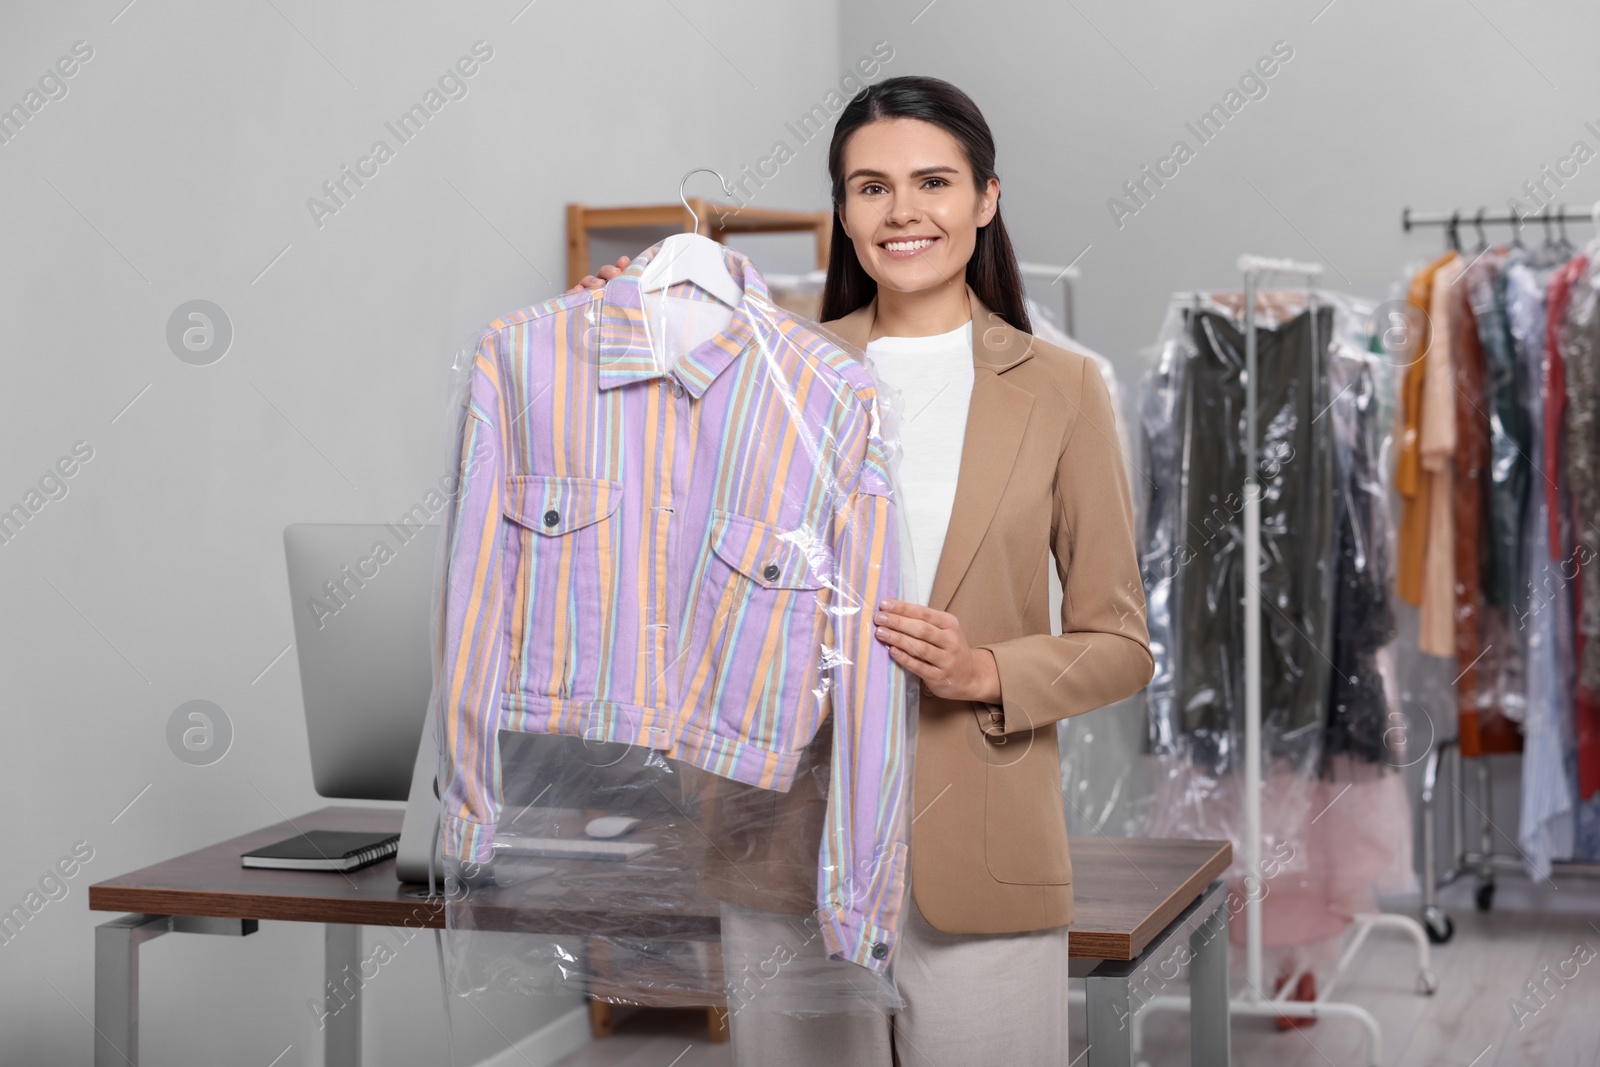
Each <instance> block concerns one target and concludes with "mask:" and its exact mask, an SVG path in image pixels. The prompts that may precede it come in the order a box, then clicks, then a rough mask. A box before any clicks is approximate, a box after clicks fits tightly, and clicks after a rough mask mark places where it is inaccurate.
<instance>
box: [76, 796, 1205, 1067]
mask: <svg viewBox="0 0 1600 1067" xmlns="http://www.w3.org/2000/svg"><path fill="white" fill-rule="evenodd" d="M402 815H403V812H401V811H400V810H399V809H398V808H394V809H389V808H355V807H342V806H341V807H326V808H321V809H319V810H317V811H313V812H310V813H308V814H306V815H302V816H299V817H297V818H295V819H293V820H290V821H289V822H282V823H276V824H274V825H272V826H267V827H264V828H262V829H260V830H256V831H254V832H252V833H248V834H244V835H242V836H240V837H236V838H233V839H231V840H228V841H223V842H220V843H218V844H215V845H211V846H209V847H207V848H202V849H199V850H198V851H195V852H191V853H188V854H187V855H184V856H179V857H177V858H176V859H171V860H167V861H166V862H164V863H158V864H155V865H153V866H150V867H145V868H142V869H141V870H137V871H134V872H132V873H130V874H125V875H121V876H119V877H116V878H111V879H108V880H106V881H104V882H97V883H95V884H94V885H91V886H90V887H89V907H90V909H91V910H94V911H122V912H129V913H130V914H127V915H124V916H122V917H120V918H118V919H114V920H111V921H110V922H107V923H104V924H102V925H101V926H99V927H98V928H96V930H95V1027H96V1029H97V1030H98V1032H99V1034H98V1036H97V1038H96V1040H95V1064H96V1067H111V1065H113V1064H133V1065H136V1064H137V1063H138V1062H139V1061H138V992H139V983H138V973H139V972H138V948H139V945H140V944H142V943H143V942H145V941H148V940H150V939H152V938H154V937H158V936H160V935H161V934H164V933H168V932H182V933H211V934H229V935H232V936H244V935H247V934H251V933H254V932H255V931H256V929H257V925H258V923H259V922H260V920H262V919H268V920H276V921H280V922H315V923H324V924H326V925H327V928H328V929H327V936H326V941H325V948H326V956H325V961H324V966H325V972H326V975H327V977H328V979H329V981H330V982H334V983H335V984H337V980H338V979H340V978H342V977H343V976H344V974H345V968H346V966H349V967H350V968H351V969H352V970H353V969H355V968H356V966H357V965H358V964H359V958H360V937H359V927H361V926H405V927H409V928H411V929H437V928H443V926H444V924H445V908H444V900H443V897H442V896H435V897H432V898H430V897H429V896H428V888H427V886H411V885H402V884H401V883H400V882H399V881H398V880H397V879H396V877H395V873H394V861H393V860H385V861H383V862H381V863H375V864H373V865H372V866H370V867H366V868H363V869H362V870H359V871H352V872H350V873H348V874H344V875H339V874H329V873H326V872H311V871H272V870H261V869H258V868H251V867H242V866H240V865H239V855H240V854H241V853H243V852H248V851H249V850H251V849H253V848H258V847H260V846H262V845H267V844H271V843H272V842H274V841H278V840H281V839H283V838H285V837H289V836H292V835H293V834H294V833H296V832H297V831H300V830H314V829H323V830H371V831H387V832H392V833H398V832H399V830H400V821H401V818H402ZM1230 857H1231V851H1230V849H1229V846H1228V844H1227V842H1223V841H1187V840H1157V839H1136V838H1108V837H1079V838H1075V839H1074V840H1073V842H1072V864H1073V874H1074V878H1073V888H1074V891H1075V900H1076V917H1075V921H1074V923H1073V925H1072V930H1071V935H1070V937H1069V944H1070V946H1071V953H1072V956H1073V958H1074V961H1075V965H1074V971H1073V973H1074V974H1075V975H1077V974H1081V975H1082V976H1083V977H1085V978H1087V979H1088V982H1087V985H1088V991H1089V993H1088V996H1089V1000H1088V1007H1089V1024H1090V1032H1089V1038H1090V1045H1091V1049H1090V1058H1089V1062H1090V1063H1091V1064H1093V1065H1096V1067H1098V1065H1100V1064H1102V1063H1124V1062H1131V1059H1123V1058H1122V1056H1121V1051H1120V1050H1121V1049H1122V1048H1123V1047H1124V1045H1125V1044H1126V1041H1127V1037H1128V1028H1127V1026H1126V1022H1127V1018H1128V1013H1129V1007H1130V1003H1131V1001H1130V990H1131V986H1132V982H1133V981H1134V979H1135V978H1137V977H1138V976H1139V975H1141V974H1143V973H1144V972H1145V971H1146V970H1148V969H1150V968H1151V967H1153V966H1155V965H1157V964H1159V963H1160V962H1162V961H1164V960H1166V959H1167V958H1168V957H1169V956H1170V955H1171V954H1172V952H1173V951H1175V949H1174V946H1175V945H1177V944H1179V943H1180V940H1181V939H1182V938H1183V937H1188V938H1189V939H1190V942H1191V945H1192V953H1191V955H1192V960H1191V962H1190V964H1189V966H1190V971H1191V974H1192V975H1195V976H1196V977H1199V976H1200V975H1202V974H1204V975H1210V976H1212V977H1211V978H1208V979H1207V980H1206V982H1205V983H1204V984H1205V987H1206V990H1207V991H1209V990H1210V989H1211V988H1212V987H1214V988H1215V991H1216V995H1215V996H1214V997H1212V996H1210V994H1209V992H1203V991H1202V989H1201V983H1199V982H1196V983H1195V984H1194V987H1193V995H1194V997H1195V1000H1196V1004H1195V1010H1194V1012H1193V1016H1192V1017H1193V1020H1194V1023H1193V1025H1194V1026H1195V1028H1196V1034H1197V1043H1196V1051H1197V1053H1198V1052H1200V1051H1202V1045H1201V1043H1200V1040H1199V1038H1200V1037H1204V1042H1205V1043H1204V1048H1205V1049H1208V1050H1209V1049H1214V1048H1215V1046H1216V1042H1217V1037H1216V1027H1217V1020H1218V1010H1219V1009H1218V1008H1217V1006H1216V1004H1215V1003H1213V1001H1217V1002H1220V1012H1221V1015H1220V1019H1221V1023H1220V1025H1221V1038H1220V1040H1221V1042H1222V1045H1221V1052H1222V1057H1223V1058H1221V1059H1220V1060H1211V1059H1197V1060H1196V1062H1197V1063H1199V1062H1217V1063H1224V1064H1225V1063H1226V1062H1227V1059H1226V1041H1227V1022H1226V1019H1227V1010H1228V996H1227V993H1228V989H1227V911H1226V907H1225V904H1226V893H1225V891H1224V890H1223V883H1222V882H1221V881H1220V880H1219V879H1220V876H1221V874H1222V872H1223V871H1224V870H1226V869H1227V866H1228V864H1229V862H1230ZM551 862H554V863H566V862H572V861H551ZM437 888H438V889H439V890H440V892H441V893H442V891H443V887H442V886H440V887H437ZM547 918H548V920H549V925H550V926H551V927H552V929H553V931H559V930H568V931H578V930H581V931H583V932H587V933H591V934H611V935H615V936H629V935H632V936H639V935H640V934H641V933H645V931H647V930H648V929H649V927H650V925H651V920H650V917H648V916H644V917H632V918H626V919H625V918H622V917H619V916H617V915H615V914H607V913H606V912H604V911H603V910H601V909H598V908H597V909H594V910H593V911H592V912H588V913H579V912H575V911H574V909H573V907H572V906H571V903H570V902H563V903H562V905H561V906H560V908H559V909H556V908H553V909H552V912H551V914H550V915H549V916H548V917H547ZM700 919H701V920H702V921H703V922H704V923H705V924H706V930H705V931H704V933H705V936H707V937H714V936H715V931H716V920H715V917H714V916H711V915H709V914H708V915H705V916H702V917H700ZM677 928H679V929H681V923H680V924H679V926H678V927H677ZM646 936H647V935H646ZM1202 1000H1203V1001H1204V1003H1202ZM337 1006H338V1002H336V1001H335V1000H334V998H333V996H332V994H330V995H329V1004H328V1009H329V1012H330V1013H329V1015H328V1016H327V1018H326V1026H325V1029H324V1034H325V1042H324V1043H325V1052H326V1055H325V1062H326V1063H327V1064H328V1065H329V1067H335V1065H351V1067H354V1065H356V1064H359V1062H360V1034H361V1017H360V998H359V997H358V998H356V999H354V1000H353V1001H351V1002H350V1003H349V1004H347V1005H343V1007H342V1010H339V1011H337V1013H336V1014H335V1013H334V1008H335V1007H337ZM1063 1010H1065V1005H1063ZM1097 1018H1099V1019H1100V1023H1099V1027H1100V1029H1101V1030H1104V1031H1106V1032H1104V1033H1102V1034H1101V1036H1099V1037H1097V1036H1096V1032H1097V1030H1096V1026H1097V1024H1096V1019H1097ZM1202 1024H1204V1025H1202ZM1202 1029H1204V1030H1205V1033H1204V1034H1203V1035H1202V1034H1201V1030H1202ZM1119 1035H1120V1038H1121V1040H1120V1041H1119ZM1130 1055H1131V1051H1130ZM1207 1055H1208V1056H1209V1055H1214V1053H1213V1052H1208V1053H1207Z"/></svg>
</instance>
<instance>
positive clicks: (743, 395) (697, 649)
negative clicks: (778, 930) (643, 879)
mask: <svg viewBox="0 0 1600 1067" xmlns="http://www.w3.org/2000/svg"><path fill="white" fill-rule="evenodd" d="M659 248H660V246H659V245H657V246H655V247H652V248H650V249H648V250H646V251H645V252H643V253H641V254H640V255H639V256H638V258H636V259H635V260H634V261H633V263H632V264H631V265H630V266H629V268H628V270H627V271H626V272H624V273H623V274H622V275H621V276H619V277H617V278H615V279H613V280H612V281H611V282H610V283H609V284H608V285H606V287H605V288H604V289H597V290H585V291H583V292H580V293H577V294H572V295H568V296H562V297H558V298H556V299H553V300H549V301H546V302H545V303H543V304H540V305H537V306H535V307H531V308H525V309H523V310H521V311H519V312H517V313H516V314H514V315H511V316H509V317H508V318H506V319H502V320H496V321H495V322H493V323H491V324H490V325H489V327H488V328H487V329H486V330H485V331H484V332H483V335H482V337H481V339H480V342H479V346H478V351H477V355H476V361H475V365H474V368H473V375H472V387H471V397H470V401H469V405H468V412H467V415H468V417H467V418H466V420H465V430H464V432H463V435H462V442H461V446H462V448H461V456H462V457H463V467H462V483H461V489H460V497H459V505H458V510H457V515H456V519H455V522H454V525H453V528H452V530H451V545H450V555H449V565H448V566H449V571H448V575H447V588H446V593H445V609H444V610H445V634H444V646H445V647H444V660H443V664H442V667H441V677H440V685H439V691H440V708H441V711H440V730H441V738H440V750H441V760H442V761H443V762H444V763H446V764H447V765H448V766H446V767H444V768H442V769H443V770H444V772H445V773H444V774H443V775H441V781H446V780H448V782H449V785H448V787H447V788H446V789H445V790H444V793H443V822H444V829H445V845H444V847H445V849H446V854H447V855H448V856H451V857H453V858H455V859H457V860H460V861H463V862H472V861H476V862H479V863H482V862H487V861H488V860H489V858H490V856H491V854H492V850H493V836H494V828H495V823H496V821H497V820H498V818H499V815H500V766H499V752H498V746H497V743H496V733H497V731H498V730H502V729H504V730H515V731H523V732H541V733H557V734H566V735H571V736H578V737H584V738H588V739H591V740H604V741H620V742H626V743H628V744H634V745H645V746H649V747H651V748H655V749H659V750H661V751H663V752H664V753H665V754H666V755H668V756H671V757H674V758H677V759H680V760H683V761H685V762H687V763H691V764H693V765H694V766H697V767H701V768H704V769H705V770H708V771H711V772H713V773H715V774H718V775H722V776H724V777H726V778H730V779H733V780H736V781H739V782H744V783H746V784H749V785H754V786H759V787H763V788H768V789H776V790H787V789H788V788H789V786H790V784H791V781H792V780H793V776H794V772H795V767H796V764H797V762H798V760H799V756H800V752H801V750H802V749H804V748H805V746H806V744H807V743H808V742H809V741H810V740H811V739H812V737H813V736H814V735H815V734H816V732H817V730H818V729H819V727H822V725H823V724H824V721H825V720H827V721H829V722H830V725H831V729H832V730H833V731H834V746H833V765H832V786H831V789H830V794H829V800H828V812H827V826H826V831H825V833H824V836H823V843H822V853H821V855H820V856H819V857H818V886H817V893H818V916H819V919H820V921H821V928H822V933H823V937H824V939H825V941H826V943H827V945H828V948H829V951H830V953H831V954H833V955H834V956H836V957H838V958H844V959H850V960H853V961H854V962H857V963H860V964H862V965H863V966H867V967H870V968H872V969H874V970H882V969H883V968H884V967H885V966H886V965H887V960H888V955H889V953H890V952H891V951H892V946H893V943H894V941H895V938H896V935H897V933H898V929H899V915H900V908H901V904H902V900H903V897H904V889H905V877H906V871H907V866H906V842H907V838H908V834H909V826H908V822H907V819H906V806H907V803H908V800H907V793H908V784H909V782H908V763H909V759H910V754H909V752H908V750H907V723H906V696H907V693H906V686H907V675H906V672H905V670H904V669H903V668H901V667H900V666H898V665H897V664H895V663H894V662H893V660H891V659H890V657H889V655H888V648H887V646H886V645H883V644H882V643H880V642H878V641H877V640H876V639H875V638H874V637H873V626H872V623H871V617H872V612H873V610H874V608H875V606H876V604H877V603H878V602H879V601H880V600H883V599H885V598H897V597H900V596H901V589H900V584H901V572H900V548H899V544H898V522H897V516H896V509H897V504H896V502H895V499H894V494H893V491H892V487H891V479H890V473H889V467H888V462H887V451H886V447H885V443H884V441H883V440H882V438H881V423H880V419H879V415H880V412H879V410H878V397H877V392H876V389H875V387H874V384H873V380H872V377H871V375H870V373H869V372H868V370H867V368H866V367H865V366H864V365H863V363H862V362H861V361H860V359H859V357H858V356H856V355H852V354H851V353H849V352H847V351H845V350H844V349H842V348H840V347H839V345H838V344H837V343H836V342H835V341H833V340H831V339H828V338H825V337H823V336H821V335H820V334H819V333H818V332H817V331H816V330H815V329H813V328H812V327H811V326H810V325H809V324H804V323H802V322H799V321H796V320H795V318H794V317H793V316H791V315H790V314H789V313H788V312H786V311H784V310H783V309H781V308H779V307H777V306H776V305H774V304H773V303H772V301H771V299H770V297H769V295H768V292H767V288H766V285H765V283H764V282H763V281H762V279H761V276H760V274H759V273H758V272H757V271H756V270H755V268H754V267H753V266H752V265H751V263H750V261H749V260H748V259H746V258H745V257H744V256H742V255H740V254H738V253H736V252H734V251H732V250H731V249H724V250H723V251H724V256H725V259H726V262H727V265H728V269H729V271H730V273H731V274H732V275H733V277H734V279H735V280H736V281H737V282H739V283H740V285H741V286H742V289H743V294H744V296H743V299H742V301H741V303H740V304H739V306H738V308H737V309H736V310H735V313H734V316H733V319H732V322H731V323H730V324H729V325H728V326H727V327H726V329H724V330H723V332H722V333H720V334H718V335H717V336H715V337H712V338H711V339H709V340H707V341H705V342H703V343H701V344H698V345H696V346H695V347H694V348H692V349H691V350H689V351H686V352H683V353H682V354H681V355H679V356H678V357H677V359H676V360H670V359H667V358H664V357H660V356H657V355H656V354H653V353H652V350H651V345H650V342H649V339H648V336H647V328H646V322H645V317H644V313H643V311H642V302H641V291H640V285H639V281H640V275H641V274H642V272H643V271H644V269H645V267H646V266H647V265H648V264H649V262H650V260H651V259H652V258H653V257H654V255H655V254H656V252H657V251H658V250H659ZM669 292H670V293H671V294H673V295H685V296H691V295H692V296H697V297H699V296H703V294H701V293H700V290H699V289H698V288H697V287H694V286H693V285H692V284H691V283H679V284H678V285H676V286H674V287H673V288H672V289H671V290H669ZM658 344H659V342H658ZM467 457H473V460H472V462H471V463H470V464H468V463H467V462H466V458H467ZM830 712H831V716H832V717H831V720H828V717H829V714H830Z"/></svg>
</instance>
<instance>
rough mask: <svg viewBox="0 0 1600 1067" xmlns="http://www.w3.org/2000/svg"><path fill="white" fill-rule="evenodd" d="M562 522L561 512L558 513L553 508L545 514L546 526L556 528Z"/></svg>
mask: <svg viewBox="0 0 1600 1067" xmlns="http://www.w3.org/2000/svg"><path fill="white" fill-rule="evenodd" d="M560 521H561V512H559V511H557V510H556V509H555V508H551V509H550V510H549V511H547V512H545V513H544V524H545V525H546V526H554V525H555V524H556V523H558V522H560Z"/></svg>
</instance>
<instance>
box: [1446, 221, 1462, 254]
mask: <svg viewBox="0 0 1600 1067" xmlns="http://www.w3.org/2000/svg"><path fill="white" fill-rule="evenodd" d="M1446 236H1447V237H1448V238H1449V240H1450V247H1451V248H1454V249H1455V250H1456V251H1457V252H1459V251H1461V212H1459V211H1452V212H1450V229H1449V232H1448V234H1447V235H1446Z"/></svg>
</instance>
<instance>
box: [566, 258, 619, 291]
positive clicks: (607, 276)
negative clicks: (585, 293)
mask: <svg viewBox="0 0 1600 1067" xmlns="http://www.w3.org/2000/svg"><path fill="white" fill-rule="evenodd" d="M629 262H630V260H629V259H628V257H627V256H618V257H617V262H616V265H615V266H613V265H612V264H609V263H608V264H606V265H605V266H603V267H601V268H600V269H599V270H597V271H595V273H594V274H586V275H584V276H583V278H582V279H581V280H580V281H579V282H578V284H577V285H574V286H573V287H572V288H571V289H568V290H567V294H568V295H570V294H572V293H576V292H577V291H578V290H580V289H603V288H605V284H606V282H609V281H610V280H611V279H612V278H615V277H616V276H617V275H619V274H621V273H622V272H623V271H625V270H627V269H628V263H629ZM596 275H598V277H596Z"/></svg>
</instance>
